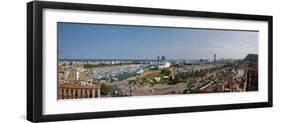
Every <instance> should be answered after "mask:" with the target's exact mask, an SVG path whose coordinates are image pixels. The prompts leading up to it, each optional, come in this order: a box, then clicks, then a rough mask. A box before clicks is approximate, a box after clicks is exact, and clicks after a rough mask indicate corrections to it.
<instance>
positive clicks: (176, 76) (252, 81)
mask: <svg viewBox="0 0 281 123" xmlns="http://www.w3.org/2000/svg"><path fill="white" fill-rule="evenodd" d="M57 30H58V35H57V36H58V37H57V39H58V41H57V42H58V49H57V50H58V61H57V99H58V100H67V99H89V98H116V97H129V96H152V95H184V94H204V93H205V94H207V93H234V92H237V93H245V92H249V91H258V35H259V32H258V31H251V30H223V29H205V28H182V27H157V26H135V25H110V24H86V23H68V22H58V23H57Z"/></svg>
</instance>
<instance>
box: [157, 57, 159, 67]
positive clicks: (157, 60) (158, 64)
mask: <svg viewBox="0 0 281 123" xmlns="http://www.w3.org/2000/svg"><path fill="white" fill-rule="evenodd" d="M159 61H160V56H157V65H159Z"/></svg>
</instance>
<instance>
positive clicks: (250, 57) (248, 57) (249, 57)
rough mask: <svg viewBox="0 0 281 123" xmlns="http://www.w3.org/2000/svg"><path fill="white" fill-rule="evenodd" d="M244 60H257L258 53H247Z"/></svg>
mask: <svg viewBox="0 0 281 123" xmlns="http://www.w3.org/2000/svg"><path fill="white" fill-rule="evenodd" d="M244 61H251V62H257V61H258V55H257V54H248V55H247V56H246V57H245V58H244Z"/></svg>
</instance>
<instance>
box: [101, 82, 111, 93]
mask: <svg viewBox="0 0 281 123" xmlns="http://www.w3.org/2000/svg"><path fill="white" fill-rule="evenodd" d="M109 91H110V88H109V87H108V86H107V85H106V84H104V83H102V84H101V94H103V95H107V94H108V92H109Z"/></svg>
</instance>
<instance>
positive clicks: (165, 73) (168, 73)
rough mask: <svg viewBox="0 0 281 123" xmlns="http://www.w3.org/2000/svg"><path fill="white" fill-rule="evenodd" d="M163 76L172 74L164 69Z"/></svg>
mask: <svg viewBox="0 0 281 123" xmlns="http://www.w3.org/2000/svg"><path fill="white" fill-rule="evenodd" d="M161 74H162V75H164V76H169V75H170V74H171V71H170V70H169V69H163V70H161Z"/></svg>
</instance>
